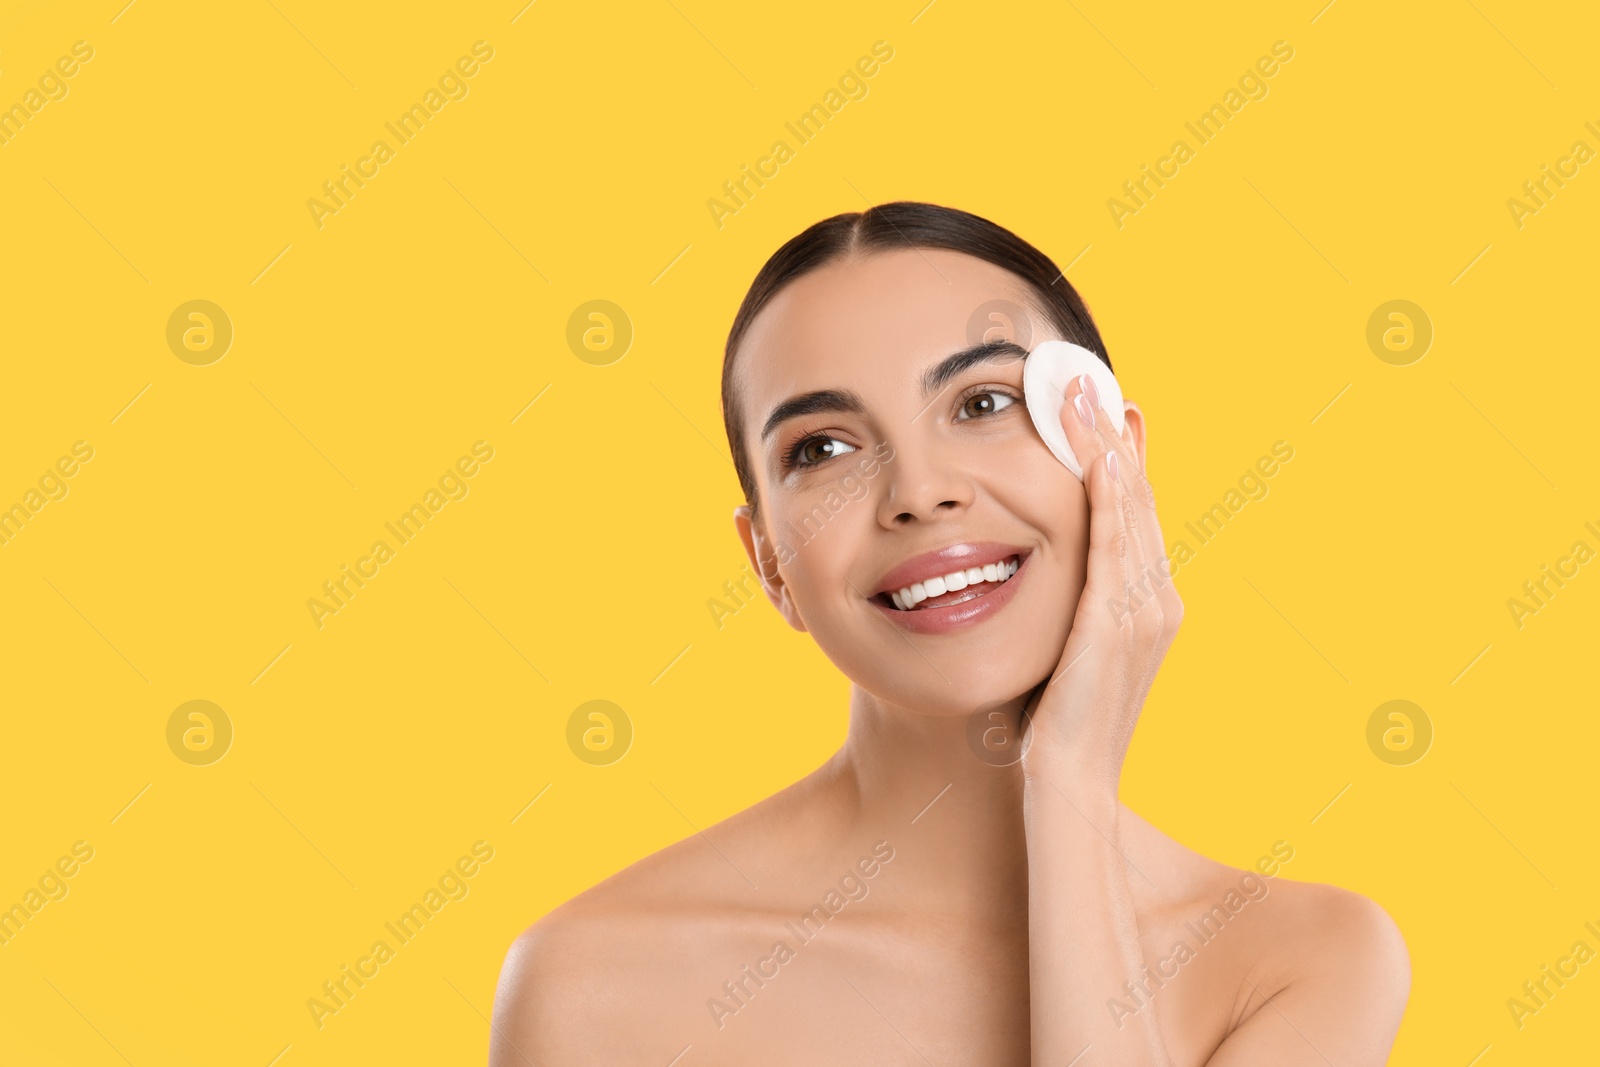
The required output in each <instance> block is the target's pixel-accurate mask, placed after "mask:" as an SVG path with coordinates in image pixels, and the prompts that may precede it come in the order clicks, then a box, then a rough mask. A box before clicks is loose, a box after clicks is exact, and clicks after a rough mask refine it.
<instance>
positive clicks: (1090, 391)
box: [1061, 374, 1159, 581]
mask: <svg viewBox="0 0 1600 1067" xmlns="http://www.w3.org/2000/svg"><path fill="white" fill-rule="evenodd" d="M1065 396H1066V403H1065V405H1064V410H1063V412H1062V415H1061V418H1062V425H1063V428H1064V429H1065V430H1066V433H1067V442H1068V443H1069V444H1070V445H1071V446H1072V448H1073V452H1074V454H1075V455H1076V456H1077V458H1078V463H1079V465H1080V466H1081V467H1082V468H1083V469H1084V471H1085V474H1086V476H1087V472H1088V471H1089V469H1090V467H1091V466H1092V465H1094V464H1096V463H1099V464H1102V465H1104V463H1105V457H1106V456H1108V455H1115V456H1116V457H1117V473H1116V477H1115V478H1114V479H1113V481H1114V482H1116V483H1118V484H1119V485H1121V486H1122V489H1121V491H1120V492H1119V495H1118V496H1117V498H1116V506H1117V507H1118V509H1119V510H1120V512H1121V514H1122V521H1123V525H1124V526H1125V528H1126V530H1127V536H1128V540H1129V542H1130V551H1129V553H1128V556H1127V562H1128V571H1129V573H1130V574H1131V575H1133V576H1134V581H1138V580H1139V576H1140V575H1142V574H1143V573H1144V572H1145V571H1147V570H1148V569H1149V568H1151V567H1152V566H1153V565H1154V563H1153V560H1152V554H1153V550H1152V546H1151V545H1149V544H1147V543H1146V542H1148V541H1149V540H1150V534H1149V531H1147V530H1144V529H1141V527H1142V526H1144V525H1145V524H1146V523H1147V522H1148V521H1150V520H1152V519H1153V518H1154V512H1153V511H1152V512H1151V513H1150V515H1149V516H1148V518H1147V517H1145V516H1143V515H1142V514H1141V508H1140V505H1139V503H1138V501H1137V499H1136V494H1135V493H1134V492H1132V491H1131V490H1132V489H1133V482H1132V479H1133V478H1134V477H1136V476H1138V465H1137V463H1136V462H1135V460H1134V457H1133V455H1132V452H1131V450H1130V449H1129V448H1128V447H1127V442H1126V441H1124V440H1122V438H1121V437H1120V436H1119V435H1117V434H1116V433H1114V432H1113V431H1112V429H1111V427H1112V422H1111V417H1110V415H1109V414H1108V413H1107V412H1106V410H1105V409H1104V408H1103V407H1096V406H1094V404H1095V388H1094V382H1093V379H1091V378H1090V377H1089V375H1087V374H1080V375H1078V376H1077V377H1076V378H1074V379H1073V380H1072V381H1070V382H1068V383H1067V389H1066V393H1065ZM1069 410H1070V412H1071V414H1068V411H1069ZM1108 470H1109V468H1108ZM1085 485H1087V481H1085ZM1155 547H1157V548H1158V547H1159V532H1157V541H1156V542H1155Z"/></svg>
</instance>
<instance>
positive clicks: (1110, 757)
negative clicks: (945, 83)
mask: <svg viewBox="0 0 1600 1067" xmlns="http://www.w3.org/2000/svg"><path fill="white" fill-rule="evenodd" d="M994 309H1009V311H1010V314H990V313H991V312H992V311H994ZM1046 340H1066V341H1072V342H1074V343H1077V344H1079V345H1082V346H1084V347H1085V348H1088V349H1090V350H1091V351H1093V352H1095V353H1096V354H1098V355H1099V356H1100V357H1101V358H1102V359H1104V360H1106V364H1107V366H1108V367H1109V366H1110V360H1109V359H1108V358H1107V357H1106V355H1105V346H1104V344H1103V343H1102V341H1101V339H1100V336H1099V333H1098V331H1097V330H1096V328H1095V325H1094V323H1093V321H1092V320H1091V319H1090V317H1089V313H1088V311H1087V309H1086V308H1085V307H1084V305H1083V303H1082V301H1081V300H1080V299H1079V297H1078V295H1077V293H1076V292H1075V291H1074V290H1073V288H1072V286H1071V285H1070V284H1069V283H1068V282H1067V281H1066V279H1065V278H1064V277H1063V276H1062V274H1061V272H1060V271H1059V270H1058V269H1057V268H1056V266H1055V264H1054V263H1052V262H1051V261H1050V259H1049V258H1048V257H1046V256H1044V255H1043V254H1042V253H1040V252H1039V251H1038V250H1036V249H1035V248H1033V247H1032V246H1031V245H1029V244H1027V243H1026V242H1024V241H1022V240H1021V239H1020V238H1018V237H1016V236H1015V235H1014V234H1012V233H1010V232H1009V231H1007V230H1005V229H1003V228H1001V227H999V226H996V225H994V224H993V223H991V222H989V221H987V220H985V219H982V218H978V217H977V216H974V215H970V214H968V213H966V212H962V211H957V210H952V209H948V208H941V207H936V206H933V205H928V204H918V203H905V202H901V203H892V204H885V205H881V206H879V207H875V208H872V209H870V210H868V211H865V212H862V213H858V214H846V215H838V216H835V217H834V218H830V219H827V220H824V221H822V222H819V223H817V224H816V225H815V226H812V227H811V228H810V229H808V230H807V231H805V232H804V233H802V234H800V235H799V236H798V237H796V238H794V239H793V240H791V241H790V242H789V243H788V244H786V245H784V247H783V248H781V249H780V250H779V251H778V252H777V253H776V254H775V255H774V256H773V257H772V259H771V260H769V261H768V263H767V264H766V265H765V266H764V267H763V268H762V270H761V272H760V273H759V274H758V276H757V277H756V279H755V282H754V284H753V285H752V286H751V289H750V292H749V293H748V294H747V295H746V297H745V300H744V303H743V306H742V307H741V308H740V310H739V313H738V316H737V318H736V319H735V322H734V324H733V329H732V331H731V333H730V335H729V338H728V344H727V350H726V354H725V363H724V368H723V390H722V396H723V413H724V417H725V419H726V422H727V428H728V440H729V444H730V446H731V448H732V451H733V455H734V457H735V461H736V466H737V469H738V472H739V478H740V481H741V484H742V487H743V489H744V494H745V499H746V504H745V505H744V506H741V507H739V508H737V509H736V510H735V513H734V523H735V526H736V528H737V531H738V534H739V537H740V539H741V541H742V542H743V543H744V547H745V551H746V552H747V553H748V555H749V557H750V561H751V565H752V567H753V568H755V569H756V570H757V571H759V573H760V574H761V577H762V582H763V585H764V588H765V591H766V594H767V597H768V598H769V599H770V600H771V601H772V603H773V605H774V606H775V607H776V608H777V609H778V611H779V612H780V613H781V614H782V615H783V617H784V618H785V619H786V620H787V621H788V622H789V624H790V625H791V626H793V627H794V628H795V629H797V630H801V631H804V632H808V633H810V634H811V636H812V637H813V638H814V639H815V640H816V642H817V644H818V646H819V647H820V648H821V649H822V651H823V652H824V653H825V654H826V655H827V656H828V658H829V659H830V660H832V661H833V663H834V664H835V665H836V666H838V668H839V669H840V670H841V671H842V672H843V673H844V674H845V675H846V676H847V677H848V678H849V679H850V681H851V682H852V686H851V704H850V729H849V737H848V739H847V741H846V742H845V744H844V746H843V747H842V748H841V749H840V750H839V751H838V752H837V753H836V754H835V755H834V756H833V757H832V758H831V759H830V760H829V761H828V762H827V763H826V764H824V765H823V766H822V767H819V768H818V769H817V770H816V771H814V772H812V773H811V774H810V775H808V776H807V777H806V778H804V779H802V780H801V781H799V782H797V783H795V784H794V785H791V786H789V787H788V788H787V789H784V790H783V791H782V792H779V793H777V794H776V795H774V796H772V797H769V798H767V799H766V800H764V801H762V802H761V803H759V804H756V805H755V806H754V807H752V808H750V809H748V810H746V811H743V812H740V813H739V814H737V815H735V816H733V817H731V818H729V819H727V820H725V821H724V822H721V823H719V824H717V825H715V826H713V827H711V828H709V829H708V830H706V831H705V832H704V833H701V834H697V835H695V836H691V837H688V838H685V839H684V840H682V841H680V842H678V843H677V844H675V845H673V846H671V847H669V848H666V849H663V850H662V851H660V852H658V853H656V854H655V855H652V856H649V857H647V858H646V859H644V860H641V861H640V862H638V863H636V864H634V865H633V866H631V867H629V868H627V869H626V870H624V871H622V872H621V873H619V874H617V875H614V876H613V877H611V878H609V879H608V880H606V881H605V882H602V883H601V884H600V885H598V886H596V887H594V888H593V889H590V890H589V891H587V892H585V893H583V894H581V895H580V896H578V897H577V898H575V899H573V900H571V901H569V902H567V903H566V904H564V905H562V906H561V907H559V908H556V909H555V910H554V911H552V912H550V913H549V914H548V915H547V916H545V917H544V918H543V919H541V920H540V921H539V922H537V923H536V924H534V926H532V927H531V928H530V929H528V930H527V931H526V932H524V933H523V934H522V936H521V937H519V938H518V939H517V941H516V943H515V944H514V945H513V946H512V948H511V951H510V953H509V954H508V956H507V959H506V963H505V967H504V970H503V971H502V974H501V980H500V987H499V992H498V994H497V997H496V1001H495V1019H494V1027H493V1036H492V1039H491V1040H492V1043H491V1052H490V1062H491V1065H492V1067H510V1065H513V1064H524V1063H531V1064H537V1065H539V1067H548V1065H559V1064H569V1063H570V1064H580V1063H581V1064H600V1063H604V1064H635V1063H637V1064H651V1065H655V1067H665V1065H667V1064H682V1065H683V1067H689V1065H691V1064H694V1065H698V1064H751V1063H762V1064H833V1063H845V1062H851V1063H874V1064H880V1063H881V1064H890V1063H894V1064H900V1063H904V1064H939V1065H943V1064H983V1065H996V1064H1052V1065H1057V1067H1062V1065H1066V1064H1069V1063H1070V1064H1082V1065H1085V1067H1087V1065H1090V1064H1111V1065H1116V1067H1134V1065H1155V1064H1160V1065H1184V1067H1187V1065H1194V1064H1209V1065H1212V1067H1236V1065H1244V1064H1273V1065H1285V1067H1286V1065H1297V1064H1306V1065H1312V1064H1315V1065H1320V1067H1325V1065H1327V1064H1330V1063H1332V1064H1339V1065H1341V1067H1355V1065H1365V1064H1381V1063H1383V1062H1384V1061H1385V1059H1386V1058H1387V1055H1388V1051H1389V1048H1390V1045H1391V1043H1392V1042H1393V1040H1394V1035H1395V1031H1396V1030H1397V1028H1398V1027H1399V1024H1400V1018H1401V1015H1402V1013H1403V1012H1404V1009H1405V1003H1406V999H1407V996H1408V994H1409V990H1410V965H1409V961H1408V957H1407V954H1406V949H1405V944H1404V941H1403V940H1402V938H1401V936H1400V934H1399V931H1398V930H1397V928H1396V927H1395V925H1394V923H1393V922H1392V921H1391V920H1390V918H1389V917H1388V915H1387V914H1386V913H1385V912H1384V911H1383V910H1382V909H1381V908H1380V907H1378V906H1377V905H1376V904H1374V903H1372V902H1371V901H1369V900H1367V899H1366V898H1364V897H1361V896H1358V895H1356V894H1354V893H1350V892H1348V891H1345V890H1342V889H1337V888H1334V887H1331V886H1325V885H1316V884H1309V883H1293V882H1288V881H1285V880H1282V879H1276V878H1263V877H1262V876H1261V874H1259V873H1258V872H1256V871H1243V870H1236V869H1233V868H1229V867H1226V866H1223V865H1221V864H1218V863H1215V862H1213V861H1211V860H1209V859H1207V858H1206V857H1204V856H1201V855H1198V854H1196V853H1194V852H1192V851H1190V850H1189V849H1187V848H1185V847H1183V846H1182V845H1180V844H1178V843H1177V842H1175V841H1173V840H1172V839H1170V838H1168V837H1167V836H1166V835H1164V834H1162V833H1161V832H1160V831H1159V830H1157V829H1156V828H1155V827H1153V826H1151V825H1150V824H1149V823H1147V822H1145V821H1144V820H1143V819H1141V818H1140V817H1139V816H1138V815H1136V814H1134V813H1133V812H1132V811H1131V810H1129V809H1128V808H1127V807H1125V806H1124V805H1122V804H1121V803H1120V802H1119V800H1118V788H1117V785H1118V780H1119V777H1120V774H1121V769H1122V761H1123V757H1124V754H1125V752H1126V751H1127V746H1128V742H1129V738H1130V736H1131V734H1132V731H1133V727H1134V723H1135V721H1136V720H1137V718H1138V715H1139V709H1140V706H1141V704H1142V703H1143V700H1144V696H1145V694H1146V692H1147V691H1148V690H1149V687H1150V684H1151V682H1152V681H1153V680H1154V676H1155V672H1156V668H1157V666H1158V665H1159V663H1160V661H1161V658H1162V656H1163V654H1164V653H1165V651H1166V649H1167V647H1168V646H1169V645H1170V643H1171V641H1172V639H1173V636H1174V634H1175V632H1176V630H1177V626H1178V622H1179V620H1180V619H1181V618H1182V614H1183V608H1182V604H1181V603H1180V601H1179V599H1178V595H1177V593H1176V591H1175V590H1174V587H1173V584H1172V582H1171V580H1170V575H1171V569H1170V565H1169V564H1168V562H1167V560H1166V559H1165V557H1164V553H1163V551H1162V545H1163V541H1162V537H1161V531H1160V527H1159V525H1158V523H1157V521H1156V513H1155V504H1154V495H1153V491H1152V490H1151V487H1150V483H1149V482H1148V481H1147V480H1146V478H1145V476H1144V468H1145V422H1144V416H1143V413H1142V412H1141V411H1140V409H1139V408H1138V406H1137V405H1136V404H1134V403H1132V402H1131V401H1128V402H1124V405H1123V406H1124V418H1125V425H1124V427H1123V430H1122V432H1121V434H1120V435H1119V434H1117V433H1115V432H1114V431H1113V429H1112V426H1113V423H1112V421H1111V417H1110V416H1109V415H1108V414H1107V413H1106V411H1105V410H1104V408H1102V407H1100V405H1099V398H1098V397H1097V396H1096V395H1095V393H1094V391H1093V388H1092V386H1091V385H1089V383H1088V382H1087V379H1086V378H1080V379H1078V380H1076V381H1075V382H1074V383H1073V385H1072V387H1071V388H1069V389H1068V391H1067V396H1066V403H1065V405H1064V406H1063V408H1062V412H1061V420H1062V425H1063V426H1064V427H1065V429H1066V433H1067V437H1068V440H1069V441H1070V443H1071V445H1072V448H1073V450H1074V453H1075V454H1076V456H1077V457H1078V460H1079V462H1080V464H1081V465H1082V467H1083V470H1084V472H1085V473H1084V480H1083V481H1082V482H1080V481H1079V480H1078V479H1077V478H1076V477H1075V476H1074V475H1073V474H1072V473H1071V471H1070V470H1068V469H1067V468H1066V467H1065V466H1064V465H1063V464H1062V463H1060V462H1059V461H1057V460H1056V459H1055V458H1054V456H1052V454H1051V453H1050V452H1049V450H1048V449H1047V448H1046V446H1045V445H1044V443H1043V441H1042V440H1041V439H1040V437H1039V435H1038V433H1037V431H1036V430H1035V429H1034V427H1033V425H1032V423H1031V421H1030V419H1029V417H1028V414H1027V410H1026V406H1025V404H1024V400H1023V392H1022V380H1023V379H1022V370H1023V359H1024V358H1025V356H1026V353H1027V351H1028V350H1030V349H1031V347H1032V345H1034V344H1037V343H1039V342H1041V341H1046ZM1216 417H1217V418H1226V417H1227V415H1226V413H1225V412H1218V413H1217V415H1216ZM841 489H843V490H844V492H843V494H841ZM947 576H948V578H949V580H948V581H947V580H945V578H946V577H947ZM759 710H760V709H759V708H756V709H754V713H757V714H759Z"/></svg>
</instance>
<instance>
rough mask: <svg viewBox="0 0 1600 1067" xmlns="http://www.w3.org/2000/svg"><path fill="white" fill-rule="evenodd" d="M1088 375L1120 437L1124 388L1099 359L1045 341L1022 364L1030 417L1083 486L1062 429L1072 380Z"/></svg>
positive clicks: (1074, 347) (1078, 348) (1084, 351)
mask: <svg viewBox="0 0 1600 1067" xmlns="http://www.w3.org/2000/svg"><path fill="white" fill-rule="evenodd" d="M1085 372H1087V373H1088V375H1089V379H1090V380H1091V381H1093V382H1094V386H1095V388H1096V389H1098V390H1100V406H1101V407H1102V408H1104V409H1105V411H1106V414H1107V415H1110V416H1111V428H1112V430H1113V431H1114V432H1116V433H1119V434H1120V433H1121V432H1122V387H1121V386H1120V385H1118V384H1117V379H1116V377H1115V376H1114V375H1113V374H1112V373H1111V368H1110V367H1107V366H1106V365H1105V362H1104V361H1103V360H1101V358H1100V357H1099V356H1097V355H1095V354H1094V353H1093V352H1091V351H1089V350H1088V349H1087V348H1084V347H1083V346H1082V345H1075V344H1073V343H1072V342H1071V341H1043V342H1041V343H1040V344H1037V345H1035V346H1034V348H1033V351H1031V352H1029V353H1028V358H1027V360H1026V361H1024V363H1023V364H1022V395H1023V397H1024V398H1026V400H1027V402H1028V417H1029V418H1031V419H1032V420H1033V426H1034V429H1036V430H1038V431H1039V436H1040V437H1042V438H1044V443H1045V444H1046V445H1048V446H1049V448H1050V451H1051V452H1052V453H1053V454H1054V455H1055V457H1056V458H1057V459H1059V460H1060V461H1061V462H1062V463H1064V464H1066V466H1067V470H1069V471H1071V472H1072V473H1073V475H1074V476H1075V477H1076V478H1077V479H1078V480H1079V481H1080V482H1081V481H1083V468H1081V467H1079V466H1078V457H1076V456H1074V455H1073V454H1072V445H1071V444H1069V443H1068V442H1067V431H1066V430H1065V429H1063V428H1062V426H1061V407H1062V405H1063V404H1064V403H1066V394H1067V387H1068V386H1070V385H1071V384H1072V379H1074V378H1076V377H1077V376H1078V375H1080V374H1083V373H1085ZM1072 417H1073V418H1077V415H1076V414H1074V415H1073V416H1072ZM1098 417H1099V415H1098V414H1096V418H1098Z"/></svg>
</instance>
